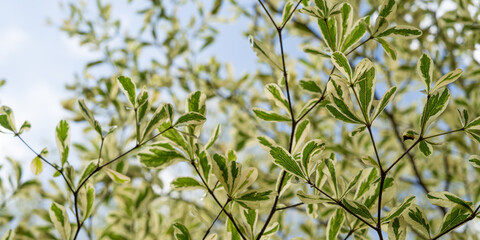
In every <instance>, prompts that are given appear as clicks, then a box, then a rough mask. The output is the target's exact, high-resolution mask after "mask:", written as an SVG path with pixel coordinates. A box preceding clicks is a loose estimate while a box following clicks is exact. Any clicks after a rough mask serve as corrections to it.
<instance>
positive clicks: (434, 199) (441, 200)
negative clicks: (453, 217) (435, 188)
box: [427, 192, 473, 213]
mask: <svg viewBox="0 0 480 240" xmlns="http://www.w3.org/2000/svg"><path fill="white" fill-rule="evenodd" d="M427 198H428V200H430V202H431V203H432V204H434V205H437V206H441V207H447V208H449V207H456V206H459V207H463V208H464V209H466V210H468V211H470V212H471V213H473V209H472V207H471V206H472V203H471V202H467V201H464V200H463V199H461V198H459V197H457V196H455V195H454V194H452V193H449V192H429V193H428V194H427Z"/></svg>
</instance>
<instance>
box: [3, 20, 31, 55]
mask: <svg viewBox="0 0 480 240" xmlns="http://www.w3.org/2000/svg"><path fill="white" fill-rule="evenodd" d="M0 36H2V44H0V64H2V63H4V62H5V61H7V60H8V59H9V57H10V56H12V55H13V54H14V53H15V52H16V51H18V50H19V49H20V48H21V47H22V45H24V44H26V43H27V42H28V34H27V33H26V32H25V31H24V30H23V29H21V28H20V27H17V26H10V27H8V28H7V29H5V30H1V31H0Z"/></svg>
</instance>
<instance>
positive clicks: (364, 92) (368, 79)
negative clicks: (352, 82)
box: [357, 67, 376, 122]
mask: <svg viewBox="0 0 480 240" xmlns="http://www.w3.org/2000/svg"><path fill="white" fill-rule="evenodd" d="M375 76H376V75H375V68H373V67H371V68H370V69H369V70H368V71H366V72H365V74H363V76H361V77H360V80H359V81H358V83H357V85H358V88H359V92H358V98H359V99H360V109H361V110H362V112H363V113H364V117H365V122H370V119H369V115H370V109H371V108H372V103H373V96H374V95H375V81H376V77H375Z"/></svg>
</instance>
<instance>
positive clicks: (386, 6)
mask: <svg viewBox="0 0 480 240" xmlns="http://www.w3.org/2000/svg"><path fill="white" fill-rule="evenodd" d="M396 11H397V4H396V3H395V0H385V1H383V3H382V6H381V7H380V11H379V13H378V16H380V17H384V18H387V19H391V18H393V16H394V15H395V12H396Z"/></svg>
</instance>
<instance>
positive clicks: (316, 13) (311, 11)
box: [299, 6, 325, 18]
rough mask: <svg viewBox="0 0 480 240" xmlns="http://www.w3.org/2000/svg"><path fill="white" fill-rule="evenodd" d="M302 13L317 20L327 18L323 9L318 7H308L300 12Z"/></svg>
mask: <svg viewBox="0 0 480 240" xmlns="http://www.w3.org/2000/svg"><path fill="white" fill-rule="evenodd" d="M299 12H300V13H303V14H307V15H310V16H312V17H315V18H323V17H324V16H325V13H324V12H323V11H322V9H320V8H318V7H316V6H306V7H304V8H302V9H300V10H299Z"/></svg>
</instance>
